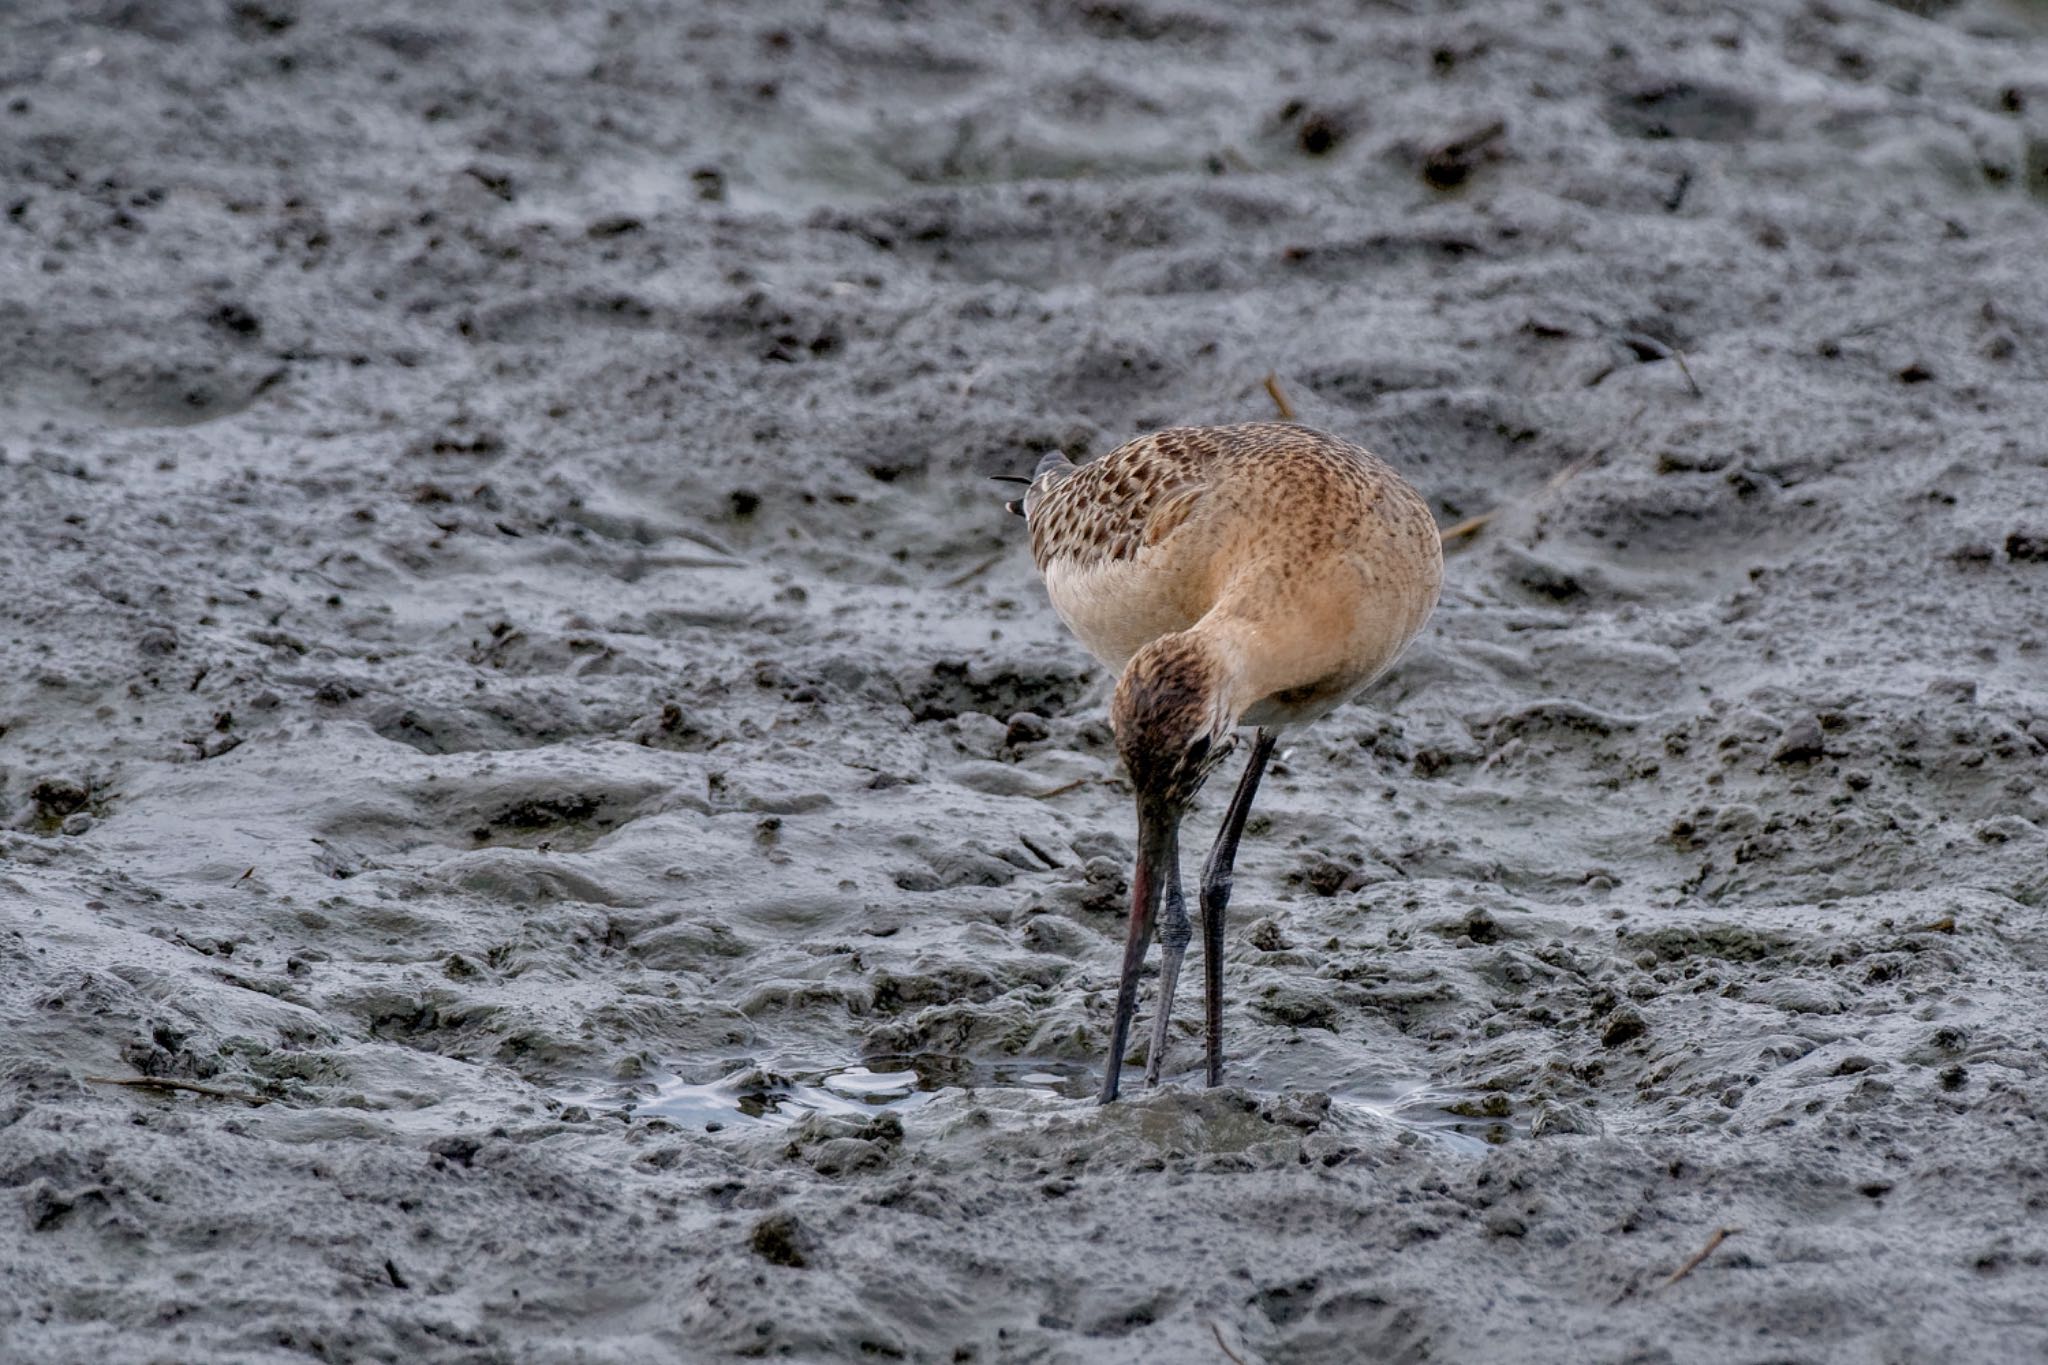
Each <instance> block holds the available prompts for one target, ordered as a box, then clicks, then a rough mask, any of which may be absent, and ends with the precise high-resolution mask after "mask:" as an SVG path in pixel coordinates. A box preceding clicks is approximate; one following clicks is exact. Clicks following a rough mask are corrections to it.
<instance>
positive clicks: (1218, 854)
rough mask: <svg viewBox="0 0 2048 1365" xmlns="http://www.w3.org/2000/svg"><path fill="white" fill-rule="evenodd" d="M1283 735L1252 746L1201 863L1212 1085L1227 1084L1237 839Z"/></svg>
mask: <svg viewBox="0 0 2048 1365" xmlns="http://www.w3.org/2000/svg"><path fill="white" fill-rule="evenodd" d="M1277 739H1279V735H1278V734H1277V733H1275V732H1274V731H1272V730H1268V729H1265V728H1263V727H1262V728H1261V729H1260V730H1259V735H1258V738H1257V739H1256V740H1254V741H1253V743H1252V756H1251V758H1250V759H1249V760H1247V761H1246V763H1245V765H1244V776H1243V777H1241V778H1239V779H1238V780H1237V791H1236V792H1235V793H1233V794H1232V795H1231V798H1230V809H1229V810H1227V811H1225V812H1224V814H1223V827H1222V828H1221V829H1219V830H1217V831H1216V843H1215V846H1214V847H1212V848H1211V849H1210V850H1209V857H1208V859H1207V860H1206V861H1204V862H1203V864H1202V983H1203V986H1204V993H1205V995H1206V997H1207V998H1206V1000H1205V1001H1204V1003H1205V1004H1206V1006H1207V1020H1206V1024H1207V1034H1208V1049H1209V1077H1208V1083H1209V1084H1210V1085H1211V1086H1217V1085H1221V1084H1223V912H1224V910H1225V909H1226V908H1227V907H1228V906H1229V905H1230V885H1231V872H1232V870H1233V869H1234V868H1235V867H1236V866H1237V841H1238V839H1239V837H1240V836H1242V835H1243V834H1244V822H1245V818H1246V817H1247V816H1249V815H1250V814H1251V813H1252V798H1253V797H1254V796H1256V795H1257V794H1258V790H1259V779H1260V778H1261V777H1263V776H1265V773H1266V760H1267V759H1269V758H1271V757H1272V756H1273V744H1274V742H1275V741H1276V740H1277Z"/></svg>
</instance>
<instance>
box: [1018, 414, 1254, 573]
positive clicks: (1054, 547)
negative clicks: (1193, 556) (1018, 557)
mask: <svg viewBox="0 0 2048 1365" xmlns="http://www.w3.org/2000/svg"><path fill="white" fill-rule="evenodd" d="M1219 453H1220V452H1219V449H1218V447H1217V446H1216V444H1215V443H1214V442H1213V441H1212V440H1211V439H1209V434H1208V432H1207V431H1206V430H1204V429H1200V428H1193V427H1178V428H1173V429H1170V430H1167V431H1161V432H1155V433H1153V434H1152V435H1150V436H1141V437H1139V438H1138V439H1137V440H1135V441H1131V442H1129V443H1128V444H1125V445H1121V446H1118V447H1117V448H1116V449H1115V450H1112V451H1110V452H1109V454H1107V455H1104V456H1103V457H1102V458H1101V459H1099V460H1095V461H1092V462H1090V463H1088V464H1085V465H1081V466H1079V467H1078V468H1076V467H1075V466H1073V465H1066V466H1065V468H1064V469H1062V468H1057V467H1055V468H1054V469H1052V470H1049V471H1048V470H1046V469H1045V468H1044V466H1043V465H1041V466H1040V470H1041V473H1040V481H1039V482H1038V483H1034V484H1033V485H1032V490H1031V494H1030V495H1029V496H1028V497H1027V498H1026V500H1025V512H1026V517H1027V518H1028V520H1029V522H1030V526H1031V557H1032V559H1033V560H1035V561H1036V562H1037V564H1038V567H1039V569H1040V570H1041V571H1043V570H1044V569H1045V568H1046V566H1047V565H1048V564H1050V563H1052V562H1053V561H1054V560H1067V561H1072V562H1074V563H1077V564H1100V563H1111V562H1115V561H1117V560H1124V559H1130V558H1131V557H1133V556H1134V555H1136V554H1137V553H1138V552H1139V551H1140V550H1142V549H1145V548H1147V547H1148V546H1152V545H1157V544H1158V543H1159V542H1160V541H1162V540H1164V539H1165V538H1166V537H1167V536H1169V535H1171V534H1172V533H1173V532H1174V530H1176V529H1177V528H1178V527H1179V526H1181V524H1182V523H1184V522H1185V521H1186V520H1187V519H1188V517H1189V515H1190V514H1191V513H1192V512H1193V511H1194V510H1195V508H1196V507H1198V506H1199V505H1200V503H1201V500H1202V495H1203V493H1204V492H1205V491H1206V490H1207V488H1208V480H1207V478H1206V474H1207V471H1208V469H1209V466H1210V465H1211V464H1212V463H1213V462H1214V461H1215V459H1216V458H1217V456H1218V454H1219ZM1064 463H1065V462H1064V461H1062V464H1064Z"/></svg>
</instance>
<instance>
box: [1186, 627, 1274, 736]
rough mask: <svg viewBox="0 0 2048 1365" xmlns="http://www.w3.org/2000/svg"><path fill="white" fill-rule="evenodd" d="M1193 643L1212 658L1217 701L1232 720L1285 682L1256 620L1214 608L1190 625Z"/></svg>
mask: <svg viewBox="0 0 2048 1365" xmlns="http://www.w3.org/2000/svg"><path fill="white" fill-rule="evenodd" d="M1186 634H1187V636H1188V637H1189V640H1190V643H1191V644H1192V645H1193V647H1194V648H1196V649H1197V650H1199V651H1200V652H1201V653H1202V654H1203V655H1205V656H1206V657H1207V658H1208V659H1209V661H1210V669H1209V676H1210V678H1211V679H1212V680H1213V683H1212V685H1213V686H1214V687H1215V689H1216V704H1217V706H1218V708H1219V709H1220V710H1222V711H1223V712H1224V713H1225V714H1227V715H1228V716H1229V717H1230V721H1231V724H1232V725H1233V726H1234V725H1236V724H1237V721H1238V718H1239V717H1240V716H1242V715H1244V713H1245V712H1246V711H1249V710H1250V709H1251V708H1252V705H1253V704H1254V703H1255V702H1257V701H1258V700H1259V699H1260V698H1262V697H1264V696H1266V695H1267V694H1269V693H1271V692H1273V691H1275V690H1277V689H1278V688H1280V687H1283V686H1285V685H1286V679H1285V677H1284V676H1282V674H1281V673H1280V671H1279V669H1280V668H1282V667H1284V662H1285V661H1283V660H1280V659H1277V658H1276V657H1275V654H1274V651H1273V650H1272V649H1271V648H1270V647H1269V646H1268V643H1267V642H1265V641H1264V640H1262V639H1261V632H1260V630H1259V628H1258V626H1257V625H1256V623H1254V622H1250V621H1246V620H1243V619H1241V618H1238V617H1234V616H1225V615H1221V614H1218V613H1215V612H1211V613H1210V614H1209V615H1208V616H1205V617H1203V618H1202V619H1201V620H1200V621H1197V622H1196V623H1195V624H1194V625H1193V626H1191V627H1190V628H1189V629H1188V630H1187V632H1186Z"/></svg>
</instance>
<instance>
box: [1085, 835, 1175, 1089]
mask: <svg viewBox="0 0 2048 1365" xmlns="http://www.w3.org/2000/svg"><path fill="white" fill-rule="evenodd" d="M1178 828H1179V822H1178V817H1177V816H1171V815H1167V814H1165V813H1164V812H1162V811H1159V810H1157V809H1154V808H1150V807H1148V806H1147V805H1146V804H1145V803H1144V802H1142V801H1141V802H1140V803H1139V805H1138V862H1137V866H1136V867H1135V868H1133V869H1132V872H1131V927H1130V932H1129V935H1128V936H1127V937H1126V938H1125V939H1124V974H1123V980H1122V982H1121V983H1120V984H1119V985H1118V986H1117V992H1116V1020H1115V1022H1114V1023H1112V1024H1111V1025H1110V1030H1109V1061H1108V1062H1107V1063H1106V1064H1105V1065H1104V1067H1103V1074H1102V1093H1101V1096H1100V1100H1099V1102H1100V1103H1102V1104H1108V1103H1109V1102H1110V1101H1111V1100H1113V1099H1115V1098H1116V1084H1117V1078H1118V1077H1119V1076H1121V1075H1122V1074H1123V1066H1124V1046H1125V1044H1126V1043H1128V1042H1129V1040H1130V1036H1131V1015H1132V1013H1133V1012H1134V1011H1135V1010H1136V1009H1137V1007H1138V975H1139V973H1140V972H1142V971H1143V970H1144V967H1145V950H1146V949H1147V948H1148V947H1150V946H1151V944H1152V916H1153V914H1154V912H1156V911H1157V910H1158V909H1159V900H1160V893H1161V891H1162V890H1163V889H1164V887H1165V884H1166V882H1167V881H1168V879H1169V873H1168V871H1167V869H1168V868H1170V867H1171V866H1172V865H1173V864H1174V863H1175V862H1176V861H1178V859H1177V857H1176V856H1175V848H1176V835H1177V834H1178Z"/></svg>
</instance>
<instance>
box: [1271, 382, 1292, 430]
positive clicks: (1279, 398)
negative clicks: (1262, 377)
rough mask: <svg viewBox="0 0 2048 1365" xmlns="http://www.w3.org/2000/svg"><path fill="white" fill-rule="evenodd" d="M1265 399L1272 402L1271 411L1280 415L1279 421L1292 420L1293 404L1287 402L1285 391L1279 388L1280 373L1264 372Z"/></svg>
mask: <svg viewBox="0 0 2048 1365" xmlns="http://www.w3.org/2000/svg"><path fill="white" fill-rule="evenodd" d="M1266 397H1268V398H1270V399H1272V400H1273V410H1274V411H1275V412H1278V413H1279V414H1280V420H1281V421H1283V422H1292V421H1293V420H1294V404H1292V403H1290V402H1288V401H1287V390H1285V389H1283V388H1281V387H1280V373H1279V371H1277V370H1268V371H1266Z"/></svg>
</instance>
